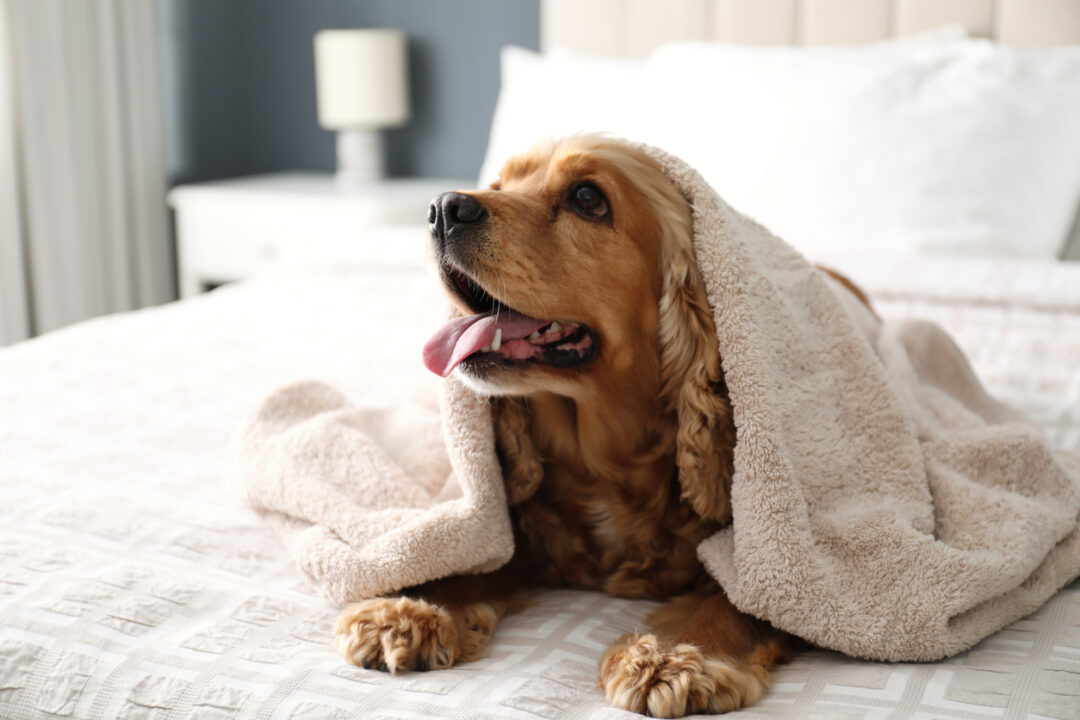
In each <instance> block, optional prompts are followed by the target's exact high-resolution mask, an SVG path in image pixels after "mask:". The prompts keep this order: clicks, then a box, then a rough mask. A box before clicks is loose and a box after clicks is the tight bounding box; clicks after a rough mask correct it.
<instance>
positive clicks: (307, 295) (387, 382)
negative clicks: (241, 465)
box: [0, 258, 1080, 720]
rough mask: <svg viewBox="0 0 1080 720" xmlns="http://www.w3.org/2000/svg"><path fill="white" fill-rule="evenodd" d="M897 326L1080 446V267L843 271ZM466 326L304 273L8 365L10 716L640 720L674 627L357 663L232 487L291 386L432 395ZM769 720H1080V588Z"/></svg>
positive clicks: (417, 282) (2, 705) (798, 677)
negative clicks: (241, 450) (433, 365)
mask: <svg viewBox="0 0 1080 720" xmlns="http://www.w3.org/2000/svg"><path fill="white" fill-rule="evenodd" d="M831 264H832V265H833V266H834V267H838V268H840V269H842V270H845V271H848V272H849V273H850V274H851V275H852V276H853V277H854V278H855V279H856V280H857V281H858V282H859V283H860V284H861V285H862V286H863V287H864V288H866V289H868V290H869V291H870V293H871V295H872V296H873V297H874V299H875V302H876V304H877V307H878V309H879V311H880V312H881V313H882V314H885V315H911V314H913V315H919V316H922V317H930V318H933V319H936V320H938V321H939V322H941V323H942V324H944V325H945V326H946V327H947V328H948V329H949V330H950V331H951V332H952V333H953V334H954V336H955V337H956V338H957V340H958V342H959V343H960V345H961V346H962V347H964V348H965V349H966V350H967V351H968V352H969V354H970V355H971V358H972V360H973V363H974V365H975V367H976V370H977V371H978V372H979V374H980V376H981V377H983V378H984V379H985V381H986V383H987V384H988V386H989V387H990V388H991V390H993V391H995V392H996V393H998V394H999V395H1000V396H1002V397H1003V398H1005V399H1006V400H1008V401H1009V402H1011V403H1013V404H1015V405H1017V406H1020V407H1021V408H1023V409H1025V410H1026V411H1028V412H1029V413H1031V414H1032V415H1033V416H1034V417H1036V418H1038V419H1039V420H1040V421H1042V422H1043V423H1044V424H1045V425H1046V426H1047V428H1048V431H1049V432H1050V435H1051V437H1052V438H1053V440H1054V441H1055V443H1057V444H1059V445H1062V446H1068V447H1080V265H1075V264H1074V265H1071V266H1069V265H1050V264H1042V263H1025V262H1016V261H974V260H933V261H931V260H926V259H903V260H895V261H890V262H888V263H883V262H881V261H880V260H878V261H872V260H860V259H858V258H833V259H831ZM441 317H442V310H441V301H440V299H439V291H438V287H437V283H436V282H434V281H433V280H432V279H431V278H430V277H428V276H427V275H426V273H423V272H420V271H409V270H402V269H397V270H390V269H385V268H384V269H381V270H357V269H354V270H346V269H339V270H329V269H310V270H305V271H300V270H293V271H290V272H287V273H278V274H271V275H267V276H264V277H261V278H257V279H255V280H252V281H249V282H247V283H245V284H242V285H239V286H235V287H227V288H223V289H221V290H219V291H216V292H214V293H212V294H210V295H208V296H203V297H199V298H196V299H193V300H190V301H185V302H183V303H179V304H174V305H169V306H166V307H162V308H158V309H152V310H146V311H141V312H138V313H132V314H129V315H122V316H115V317H110V318H104V319H100V320H95V321H91V322H88V323H84V324H81V325H78V326H75V327H72V328H69V329H66V330H63V331H60V332H57V333H53V334H51V335H47V336H45V337H42V338H40V339H38V340H35V341H32V342H28V343H24V344H21V345H17V346H14V347H11V348H7V349H4V350H0V408H2V412H0V718H3V719H4V720H7V719H9V718H10V719H12V720H14V719H21V718H56V717H73V718H110V719H111V718H123V719H129V718H132V719H133V718H152V719H155V720H157V719H161V718H189V717H190V718H237V719H240V718H339V717H340V718H345V717H364V718H369V717H380V718H382V717H385V718H391V717H392V718H413V717H426V716H431V715H440V716H445V717H452V718H468V719H469V720H478V719H480V718H487V717H512V718H538V717H550V718H554V717H565V718H579V717H582V718H583V717H589V718H606V717H616V716H624V715H625V716H627V717H633V716H631V715H629V714H625V713H621V712H618V711H615V710H612V709H610V708H608V707H607V706H606V704H605V702H604V700H603V698H602V696H601V695H600V692H599V690H597V689H596V687H595V674H596V662H597V660H598V658H599V657H600V654H601V653H602V651H603V649H604V647H605V646H606V644H607V643H608V642H610V641H611V640H612V639H614V638H615V637H616V636H618V635H619V634H621V633H623V632H625V631H627V630H632V629H634V628H635V627H638V626H639V625H640V622H641V619H642V618H643V617H644V615H645V614H646V613H647V612H648V610H649V609H650V608H651V607H652V605H651V604H649V603H645V602H630V601H625V600H618V599H613V598H608V597H605V596H602V595H596V594H592V593H583V592H570V591H551V592H547V593H545V594H543V595H542V596H541V597H540V598H539V600H538V602H537V603H536V604H535V605H534V606H533V607H531V608H530V609H529V610H528V611H526V612H525V613H523V614H522V615H520V616H517V617H511V618H509V619H507V620H506V622H505V623H504V624H503V625H502V626H501V627H500V629H499V632H498V633H497V635H496V638H495V642H494V647H493V650H492V652H491V654H490V655H489V657H487V658H485V659H484V660H482V661H479V662H476V663H472V664H468V665H463V666H461V667H459V668H455V669H452V670H448V671H442V672H431V673H417V674H411V675H406V676H402V677H393V676H388V675H386V674H383V673H378V672H375V671H366V670H360V669H357V668H353V667H349V666H346V665H344V664H343V663H342V662H341V661H340V660H339V659H338V658H337V656H335V655H334V654H333V652H332V651H331V649H330V646H329V638H330V629H331V626H332V622H333V619H334V617H335V614H336V610H335V609H334V608H332V607H330V606H329V605H327V604H326V603H324V602H323V601H321V600H319V599H318V598H316V597H315V596H314V595H313V594H312V593H311V591H310V590H308V588H306V587H305V586H304V584H303V581H302V580H301V578H300V576H299V574H298V573H297V572H296V570H295V569H294V568H293V567H292V565H291V561H290V559H289V557H288V555H287V554H286V552H285V551H284V549H283V548H282V547H280V546H279V545H278V544H277V541H276V540H275V538H274V536H273V535H272V533H271V532H270V530H269V529H268V528H266V527H265V526H264V525H263V524H262V522H261V521H260V520H259V519H258V518H257V517H256V516H255V515H254V513H252V512H251V511H249V510H248V509H246V508H244V507H242V506H240V505H238V504H236V503H235V502H234V501H233V500H232V499H231V497H230V495H229V492H228V490H227V489H226V488H225V487H223V483H222V482H221V480H220V470H221V465H222V459H223V453H224V448H225V445H226V442H227V440H228V438H229V435H230V433H231V432H232V431H233V429H234V428H235V427H236V426H237V424H238V423H239V421H240V419H241V418H242V416H243V415H244V413H246V412H247V411H249V410H251V409H252V408H253V407H254V406H255V404H256V403H257V401H258V400H259V399H260V398H261V397H263V396H264V395H265V394H266V393H268V392H269V391H270V390H271V389H273V388H274V387H276V386H278V385H280V384H284V383H286V382H290V381H293V380H297V379H301V378H318V379H322V380H325V381H327V382H329V383H331V384H333V385H335V386H336V387H338V388H340V389H341V390H343V391H344V392H346V393H347V394H348V395H350V396H352V397H355V398H362V399H364V400H365V401H370V402H376V403H392V402H394V401H395V400H396V399H399V398H402V397H415V396H417V395H418V394H419V395H420V396H422V397H431V398H433V397H434V389H435V383H436V382H437V379H436V378H435V377H434V376H429V374H427V373H426V371H424V370H423V368H422V366H421V364H420V359H419V358H420V346H421V345H422V343H423V340H424V339H425V338H426V336H427V334H428V332H429V331H430V330H432V329H434V328H435V327H436V326H437V325H438V324H439V321H440V319H441ZM738 715H739V716H743V715H745V716H747V717H787V718H807V717H827V718H835V717H845V718H846V717H852V718H863V717H867V718H869V717H882V718H884V717H893V718H907V717H912V718H914V717H935V718H936V717H947V718H987V717H994V718H997V717H1005V718H1014V717H1016V718H1019V717H1029V716H1043V717H1052V718H1080V583H1073V585H1072V586H1071V587H1070V588H1067V589H1066V590H1064V591H1063V592H1061V593H1059V594H1058V595H1057V596H1056V597H1055V598H1054V599H1053V600H1052V601H1051V602H1050V603H1048V604H1047V605H1046V606H1045V607H1043V608H1042V609H1041V610H1040V611H1039V612H1037V613H1035V614H1034V615H1033V616H1031V617H1029V618H1027V619H1025V620H1022V621H1020V622H1018V623H1016V624H1014V625H1013V626H1011V627H1010V628H1007V629H1006V630H1004V631H1002V632H1000V633H998V634H997V635H995V636H993V637H991V638H989V639H987V640H986V641H984V642H983V643H981V644H980V645H979V646H977V647H976V648H974V649H972V650H971V651H969V652H967V653H965V654H963V655H961V656H958V657H956V658H953V659H951V660H949V661H946V662H942V663H937V664H930V665H914V664H895V665H894V664H875V663H861V662H854V661H850V660H846V659H845V658H843V657H840V656H838V655H834V654H831V653H825V652H809V653H805V654H803V655H801V656H799V657H798V658H797V659H796V660H795V662H793V663H792V664H790V665H788V666H786V667H784V668H783V669H781V670H780V671H779V672H777V673H776V686H775V687H774V689H773V691H772V692H771V693H770V695H769V696H768V697H767V698H766V699H765V700H764V701H763V702H762V703H761V704H760V705H758V706H756V707H754V708H751V709H749V710H747V711H744V712H743V713H740V714H738Z"/></svg>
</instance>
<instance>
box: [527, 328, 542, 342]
mask: <svg viewBox="0 0 1080 720" xmlns="http://www.w3.org/2000/svg"><path fill="white" fill-rule="evenodd" d="M539 337H540V331H539V330H533V331H532V334H531V335H529V339H530V340H536V339H538V338H539Z"/></svg>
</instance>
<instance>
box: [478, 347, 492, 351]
mask: <svg viewBox="0 0 1080 720" xmlns="http://www.w3.org/2000/svg"><path fill="white" fill-rule="evenodd" d="M480 352H491V347H490V346H488V347H482V348H480Z"/></svg>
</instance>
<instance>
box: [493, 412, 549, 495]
mask: <svg viewBox="0 0 1080 720" xmlns="http://www.w3.org/2000/svg"><path fill="white" fill-rule="evenodd" d="M492 412H493V414H494V420H495V444H496V445H497V447H498V450H499V457H500V459H501V460H502V466H503V478H504V480H505V482H506V500H507V502H508V503H509V504H510V505H517V504H518V503H520V502H524V501H526V500H528V499H529V498H531V497H532V496H533V494H534V493H535V492H536V490H537V488H539V487H540V482H541V481H542V480H543V479H544V466H543V464H542V463H541V461H540V454H539V453H538V452H537V451H536V446H535V445H533V441H532V435H531V434H530V432H529V427H530V425H531V423H532V418H531V417H530V416H529V410H528V408H526V407H525V404H524V401H523V400H520V399H517V398H499V399H498V400H496V401H495V406H494V408H493V409H492Z"/></svg>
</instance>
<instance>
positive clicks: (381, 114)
mask: <svg viewBox="0 0 1080 720" xmlns="http://www.w3.org/2000/svg"><path fill="white" fill-rule="evenodd" d="M315 89H316V92H317V94H318V105H319V124H320V125H322V126H323V127H324V128H326V129H327V130H344V129H349V128H380V127H394V126H397V125H402V124H404V123H405V121H407V120H408V119H409V61H408V52H407V46H406V40H405V35H404V33H402V32H400V31H398V30H322V31H320V32H318V33H316V34H315Z"/></svg>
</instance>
